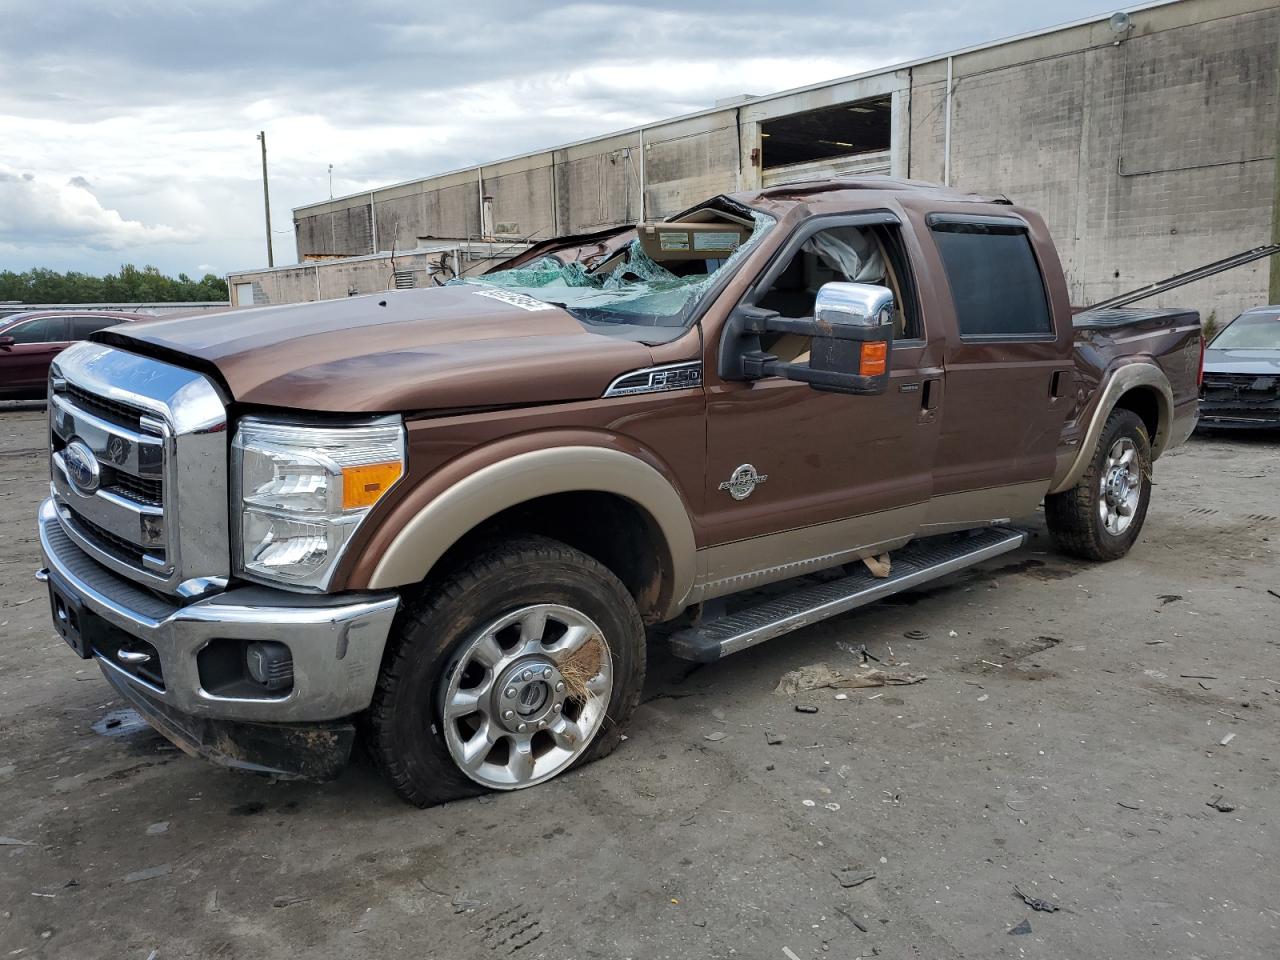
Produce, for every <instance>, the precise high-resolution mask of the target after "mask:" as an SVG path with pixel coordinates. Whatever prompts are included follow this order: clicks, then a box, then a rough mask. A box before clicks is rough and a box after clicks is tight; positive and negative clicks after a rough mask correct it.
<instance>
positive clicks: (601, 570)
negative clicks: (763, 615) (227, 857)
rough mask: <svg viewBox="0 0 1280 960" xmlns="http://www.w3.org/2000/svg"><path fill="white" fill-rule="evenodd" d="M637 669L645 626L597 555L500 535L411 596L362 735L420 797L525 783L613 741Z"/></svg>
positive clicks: (637, 681)
mask: <svg viewBox="0 0 1280 960" xmlns="http://www.w3.org/2000/svg"><path fill="white" fill-rule="evenodd" d="M643 682H644V628H643V625H642V623H641V621H640V615H639V613H638V611H637V610H636V606H635V602H634V601H633V600H632V598H631V595H630V594H629V593H628V592H627V590H626V588H625V587H624V586H623V585H622V583H621V582H620V581H619V580H618V579H617V578H616V577H615V576H613V574H612V573H610V572H609V570H607V569H606V568H605V567H604V566H602V565H601V564H599V563H598V562H596V561H595V560H593V559H591V558H590V557H588V556H586V555H585V554H583V553H580V552H579V551H577V550H574V549H572V548H570V547H568V546H566V545H564V544H562V543H559V542H557V541H554V540H549V539H545V538H541V537H529V538H522V539H521V540H519V541H515V542H511V543H507V544H504V545H501V546H496V547H494V548H491V549H489V550H487V551H484V552H483V553H482V554H481V555H480V556H478V557H477V558H476V559H475V560H474V561H472V562H471V563H469V564H468V565H467V566H466V567H465V568H463V569H462V570H460V571H459V572H458V573H456V574H454V575H453V576H451V577H449V578H448V579H446V580H445V581H444V582H442V583H440V584H438V585H436V586H434V587H432V588H431V589H430V591H429V592H428V593H427V594H426V595H424V596H423V597H422V598H421V599H420V600H418V601H417V602H416V603H412V604H410V605H409V606H408V607H407V609H406V610H405V611H404V613H402V615H401V617H400V619H399V620H398V621H397V628H396V631H395V634H394V637H393V640H392V647H391V648H390V649H389V650H388V654H387V657H386V660H385V662H384V665H383V670H382V674H381V676H380V678H379V681H378V687H377V691H376V693H375V696H374V702H373V705H372V707H371V708H370V711H369V718H368V719H369V723H368V726H369V741H370V746H371V747H372V753H373V755H374V758H375V760H376V762H377V763H378V765H379V767H380V768H381V769H382V771H383V773H384V774H385V775H386V777H387V779H388V780H389V781H390V782H391V784H392V786H393V787H394V788H395V789H396V792H397V793H399V794H400V796H401V797H403V798H404V799H405V800H407V801H409V802H410V803H413V804H417V805H418V806H430V805H432V804H436V803H444V802H446V801H448V800H454V799H457V798H459V797H463V796H469V795H473V794H476V793H481V792H483V791H485V790H517V789H521V788H523V787H530V786H534V785H535V784H538V783H542V782H544V781H546V780H549V779H551V778H552V777H555V776H557V775H558V774H560V773H563V772H564V771H565V770H568V769H570V768H571V767H573V766H575V765H577V764H578V763H582V762H586V761H589V760H593V759H596V758H598V757H602V756H604V755H605V754H607V753H608V752H609V751H610V750H612V749H613V747H614V746H616V744H617V743H618V740H619V739H620V736H621V727H622V725H623V724H624V723H625V722H626V720H627V718H628V717H629V716H630V714H631V712H632V711H633V710H634V709H635V706H636V704H637V702H638V701H639V697H640V690H641V687H642V686H643Z"/></svg>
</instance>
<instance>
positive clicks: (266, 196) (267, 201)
mask: <svg viewBox="0 0 1280 960" xmlns="http://www.w3.org/2000/svg"><path fill="white" fill-rule="evenodd" d="M258 141H259V142H260V143H261V144H262V206H263V209H264V210H265V212H266V215H267V266H268V267H274V266H275V265H276V261H275V257H274V255H273V254H272V253H271V192H270V191H269V190H268V189H267V132H266V131H265V130H259V131H258Z"/></svg>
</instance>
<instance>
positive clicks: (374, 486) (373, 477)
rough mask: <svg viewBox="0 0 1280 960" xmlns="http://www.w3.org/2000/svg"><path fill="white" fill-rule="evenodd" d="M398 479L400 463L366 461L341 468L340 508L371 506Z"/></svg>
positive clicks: (352, 508)
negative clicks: (356, 465) (355, 465)
mask: <svg viewBox="0 0 1280 960" xmlns="http://www.w3.org/2000/svg"><path fill="white" fill-rule="evenodd" d="M399 479H400V464H399V463H397V462H395V461H392V462H391V463H366V464H361V465H360V466H358V467H343V468H342V509H343V510H355V509H356V508H358V507H371V506H373V505H374V504H375V503H377V502H378V500H379V499H380V498H381V497H382V495H383V494H384V493H386V492H387V491H388V490H390V489H391V485H392V484H394V483H395V482H396V481H397V480H399Z"/></svg>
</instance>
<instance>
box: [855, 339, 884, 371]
mask: <svg viewBox="0 0 1280 960" xmlns="http://www.w3.org/2000/svg"><path fill="white" fill-rule="evenodd" d="M888 366H889V345H888V344H887V343H864V344H863V345H862V356H861V359H860V360H859V361H858V376H860V377H880V376H883V375H884V372H885V370H886V369H888Z"/></svg>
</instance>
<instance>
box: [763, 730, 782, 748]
mask: <svg viewBox="0 0 1280 960" xmlns="http://www.w3.org/2000/svg"><path fill="white" fill-rule="evenodd" d="M786 739H787V737H786V734H782V733H774V732H773V731H772V730H766V731H765V732H764V742H765V743H767V744H768V745H769V746H771V747H776V746H777V745H778V744H780V743H782V742H783V741H785V740H786Z"/></svg>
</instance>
